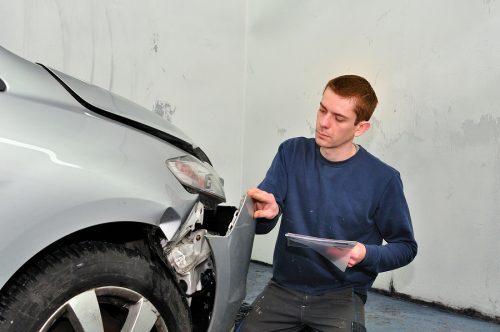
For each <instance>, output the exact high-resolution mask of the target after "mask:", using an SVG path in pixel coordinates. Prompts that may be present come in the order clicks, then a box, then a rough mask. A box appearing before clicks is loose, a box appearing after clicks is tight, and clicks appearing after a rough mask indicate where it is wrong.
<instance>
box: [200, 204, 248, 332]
mask: <svg viewBox="0 0 500 332" xmlns="http://www.w3.org/2000/svg"><path fill="white" fill-rule="evenodd" d="M253 211H254V206H253V202H252V199H251V198H250V197H248V196H245V197H244V199H243V200H242V203H241V204H240V207H239V209H238V210H237V211H236V213H235V215H234V217H233V221H232V222H231V224H230V226H229V229H228V231H227V233H226V235H225V236H217V235H206V237H207V239H208V242H209V244H210V247H211V249H212V252H213V258H214V265H215V278H216V292H215V303H214V308H213V312H212V317H211V320H210V325H209V327H208V332H221V331H230V330H231V328H232V326H233V323H234V319H235V317H236V314H237V313H238V310H239V308H240V306H241V303H242V301H243V300H244V298H245V295H246V281H247V274H248V266H249V263H250V256H251V253H252V245H253V238H254V235H255V220H254V219H253Z"/></svg>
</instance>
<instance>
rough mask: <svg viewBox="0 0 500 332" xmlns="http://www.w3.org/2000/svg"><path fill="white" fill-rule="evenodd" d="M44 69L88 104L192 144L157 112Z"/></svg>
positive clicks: (54, 71) (50, 69)
mask: <svg viewBox="0 0 500 332" xmlns="http://www.w3.org/2000/svg"><path fill="white" fill-rule="evenodd" d="M46 69H47V70H49V71H51V72H52V73H53V74H54V75H56V76H57V77H58V78H59V79H60V80H61V81H62V82H63V83H64V84H66V85H67V86H68V87H69V88H70V89H71V90H72V91H73V92H74V93H76V94H77V95H78V96H79V97H80V98H81V99H83V100H84V101H86V102H87V103H89V104H90V105H92V106H94V107H96V108H98V109H101V110H103V111H106V112H110V113H113V114H115V115H118V116H121V117H124V118H127V119H130V120H132V121H135V122H138V123H142V124H145V125H147V126H149V127H152V128H155V129H157V130H160V131H162V132H164V133H167V134H169V135H172V136H175V137H177V138H179V139H181V140H183V141H185V142H186V143H189V144H191V145H194V143H193V142H192V140H191V139H190V138H189V137H188V136H187V135H186V134H184V133H183V132H182V131H181V130H180V129H179V128H177V127H176V126H174V125H173V124H171V123H170V122H168V121H166V120H165V119H163V118H162V117H161V116H159V115H158V114H156V113H154V112H152V111H149V110H147V109H146V108H144V107H142V106H140V105H138V104H136V103H134V102H132V101H130V100H128V99H125V98H123V97H121V96H119V95H117V94H114V93H112V92H110V91H108V90H105V89H102V88H100V87H97V86H95V85H90V84H88V83H85V82H83V81H80V80H78V79H76V78H74V77H72V76H69V75H67V74H64V73H62V72H60V71H58V70H55V69H52V68H46Z"/></svg>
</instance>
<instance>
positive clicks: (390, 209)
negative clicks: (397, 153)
mask: <svg viewBox="0 0 500 332" xmlns="http://www.w3.org/2000/svg"><path fill="white" fill-rule="evenodd" d="M375 223H376V225H377V228H378V230H379V232H380V234H381V235H382V238H383V239H384V240H385V242H386V244H384V245H377V244H365V246H366V257H365V259H364V260H363V261H362V262H361V263H360V264H359V265H360V267H363V268H364V269H367V270H369V271H371V272H375V273H379V272H385V271H389V270H394V269H397V268H399V267H402V266H405V265H407V264H409V263H410V262H411V261H412V260H413V259H414V258H415V256H416V254H417V242H416V241H415V237H414V233H413V226H412V222H411V218H410V211H409V209H408V205H407V202H406V199H405V196H404V193H403V184H402V182H401V178H400V177H399V174H396V175H395V176H394V177H393V178H392V179H391V180H390V181H389V183H388V184H387V186H386V188H385V190H384V191H383V193H382V196H381V198H380V200H379V204H378V208H377V211H376V214H375Z"/></svg>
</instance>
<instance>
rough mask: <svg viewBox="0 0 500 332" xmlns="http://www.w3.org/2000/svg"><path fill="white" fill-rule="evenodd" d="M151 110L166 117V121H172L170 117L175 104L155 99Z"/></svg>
mask: <svg viewBox="0 0 500 332" xmlns="http://www.w3.org/2000/svg"><path fill="white" fill-rule="evenodd" d="M153 112H155V113H156V114H158V115H159V116H161V117H162V118H164V119H166V120H167V121H168V122H172V117H173V115H174V113H175V106H173V105H172V104H170V103H169V102H167V101H162V100H156V102H155V104H154V105H153Z"/></svg>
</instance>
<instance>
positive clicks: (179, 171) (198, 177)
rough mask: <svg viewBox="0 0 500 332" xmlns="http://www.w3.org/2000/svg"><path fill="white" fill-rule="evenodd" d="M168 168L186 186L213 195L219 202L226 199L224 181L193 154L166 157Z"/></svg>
mask: <svg viewBox="0 0 500 332" xmlns="http://www.w3.org/2000/svg"><path fill="white" fill-rule="evenodd" d="M166 163H167V166H168V169H170V171H171V172H172V173H173V174H174V176H175V177H176V178H177V179H178V180H179V181H180V182H181V183H182V184H183V185H184V186H185V187H187V188H191V189H193V190H195V191H197V192H200V193H203V194H207V195H209V196H213V197H215V198H216V199H218V200H220V201H221V202H225V201H226V196H225V194H224V181H223V180H222V178H220V177H219V175H217V173H216V172H215V170H214V169H213V168H212V166H210V165H209V164H207V163H204V162H202V161H200V160H198V159H196V158H195V157H193V156H182V157H177V158H172V159H168V160H167V161H166Z"/></svg>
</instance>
